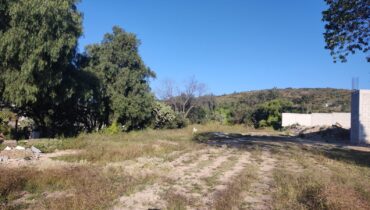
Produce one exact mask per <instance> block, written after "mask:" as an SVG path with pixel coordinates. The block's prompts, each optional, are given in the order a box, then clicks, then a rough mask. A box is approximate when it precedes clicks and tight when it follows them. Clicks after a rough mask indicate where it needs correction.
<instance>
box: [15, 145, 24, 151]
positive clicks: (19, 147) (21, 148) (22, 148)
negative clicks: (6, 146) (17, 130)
mask: <svg viewBox="0 0 370 210" xmlns="http://www.w3.org/2000/svg"><path fill="white" fill-rule="evenodd" d="M15 149H16V150H26V148H24V147H22V146H16V147H15Z"/></svg>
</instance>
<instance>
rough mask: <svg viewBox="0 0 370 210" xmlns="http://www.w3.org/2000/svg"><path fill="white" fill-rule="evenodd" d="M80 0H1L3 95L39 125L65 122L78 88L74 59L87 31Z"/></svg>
mask: <svg viewBox="0 0 370 210" xmlns="http://www.w3.org/2000/svg"><path fill="white" fill-rule="evenodd" d="M76 3H77V0H57V1H46V0H10V1H8V0H5V1H4V0H2V1H1V5H0V17H1V22H0V27H1V28H0V60H1V62H0V84H1V85H0V87H1V89H2V90H1V91H0V94H1V96H2V97H1V98H2V100H3V103H4V104H8V106H11V107H13V111H15V112H16V113H18V114H21V115H26V116H30V117H32V118H33V119H34V120H35V121H36V123H37V124H38V125H39V126H40V127H54V128H56V129H57V127H58V126H62V127H65V126H66V125H65V124H64V119H65V118H63V117H62V116H63V114H65V113H63V111H64V112H66V111H68V110H67V109H69V108H67V106H66V105H65V103H67V104H68V101H70V100H71V97H72V96H73V94H74V91H75V90H74V86H75V84H72V82H71V81H70V80H69V79H70V78H71V77H72V76H73V74H74V72H73V71H75V65H74V64H73V60H74V59H75V56H76V46H77V41H78V38H79V37H80V36H81V34H82V16H81V14H80V12H78V11H77V7H76ZM56 121H59V122H56ZM69 124H71V123H69Z"/></svg>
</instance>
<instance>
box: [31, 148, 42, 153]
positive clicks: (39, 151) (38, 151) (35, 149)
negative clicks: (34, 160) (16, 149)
mask: <svg viewBox="0 0 370 210" xmlns="http://www.w3.org/2000/svg"><path fill="white" fill-rule="evenodd" d="M31 151H32V152H33V153H35V154H40V153H42V152H41V150H39V149H37V148H36V147H34V146H32V147H31Z"/></svg>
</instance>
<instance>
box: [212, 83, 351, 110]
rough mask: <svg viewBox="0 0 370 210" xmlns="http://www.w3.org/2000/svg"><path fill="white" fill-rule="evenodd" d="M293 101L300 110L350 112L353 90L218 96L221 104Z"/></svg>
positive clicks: (253, 104)
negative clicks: (276, 100)
mask: <svg viewBox="0 0 370 210" xmlns="http://www.w3.org/2000/svg"><path fill="white" fill-rule="evenodd" d="M277 98H281V99H286V100H289V101H291V102H293V104H294V107H296V108H297V109H296V110H297V111H298V112H302V113H309V112H349V111H350V105H351V104H350V103H351V91H350V90H346V89H334V88H286V89H267V90H256V91H248V92H239V93H232V94H225V95H221V96H218V97H216V100H217V103H219V104H238V103H241V104H246V105H249V106H251V107H253V106H256V105H258V104H260V103H264V102H267V101H269V100H273V99H277Z"/></svg>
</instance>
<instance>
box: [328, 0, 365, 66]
mask: <svg viewBox="0 0 370 210" xmlns="http://www.w3.org/2000/svg"><path fill="white" fill-rule="evenodd" d="M325 2H326V3H327V4H328V6H329V8H328V9H327V10H326V11H324V12H323V21H325V22H326V25H325V29H326V31H325V33H324V37H325V41H326V48H327V49H329V50H330V51H331V55H332V56H333V58H334V62H336V61H337V60H338V59H339V60H340V61H342V62H346V61H347V56H348V55H349V54H354V53H355V52H356V51H360V52H361V51H362V52H364V53H367V61H368V62H370V55H369V53H368V52H369V50H370V46H369V41H370V1H369V0H325Z"/></svg>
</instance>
